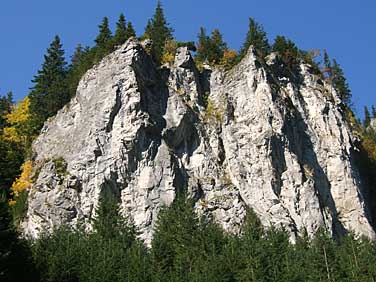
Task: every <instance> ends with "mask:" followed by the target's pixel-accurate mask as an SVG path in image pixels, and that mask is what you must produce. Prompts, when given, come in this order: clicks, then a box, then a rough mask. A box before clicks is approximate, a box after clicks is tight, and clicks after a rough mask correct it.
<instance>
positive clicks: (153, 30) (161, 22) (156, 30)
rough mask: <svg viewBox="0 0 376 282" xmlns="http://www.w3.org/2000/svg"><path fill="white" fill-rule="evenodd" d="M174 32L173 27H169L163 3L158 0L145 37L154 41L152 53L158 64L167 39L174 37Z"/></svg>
mask: <svg viewBox="0 0 376 282" xmlns="http://www.w3.org/2000/svg"><path fill="white" fill-rule="evenodd" d="M172 33H173V29H172V28H170V27H169V24H168V23H167V20H166V18H165V16H164V12H163V8H162V4H161V2H160V1H158V4H157V7H156V9H155V13H154V16H153V18H152V19H150V20H149V21H148V24H147V26H146V28H145V37H148V38H150V39H151V40H152V41H153V49H152V54H153V57H154V60H155V61H156V63H157V64H159V63H160V62H161V59H162V56H163V51H164V46H165V43H166V41H167V40H171V39H173V36H172Z"/></svg>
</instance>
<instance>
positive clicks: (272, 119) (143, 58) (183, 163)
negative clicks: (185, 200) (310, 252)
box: [22, 39, 375, 242]
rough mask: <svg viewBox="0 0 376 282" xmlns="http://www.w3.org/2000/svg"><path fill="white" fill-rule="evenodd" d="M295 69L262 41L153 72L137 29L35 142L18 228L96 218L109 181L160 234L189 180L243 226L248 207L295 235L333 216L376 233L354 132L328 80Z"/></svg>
mask: <svg viewBox="0 0 376 282" xmlns="http://www.w3.org/2000/svg"><path fill="white" fill-rule="evenodd" d="M299 69H300V71H298V72H296V73H291V72H290V74H289V75H287V77H285V76H284V75H282V74H283V73H286V67H285V66H283V65H282V64H281V63H280V61H279V60H278V56H276V55H271V56H269V58H268V60H267V62H266V63H260V62H259V61H258V60H257V57H256V56H255V54H254V52H253V50H252V49H251V50H249V52H248V54H247V55H246V57H245V58H244V59H243V60H242V62H241V63H240V64H238V65H237V66H236V67H235V68H233V69H232V70H230V71H224V70H218V69H214V70H212V69H210V68H209V67H206V68H205V67H204V70H203V71H201V72H199V71H198V69H197V68H196V66H195V64H194V61H193V60H192V57H191V55H190V53H189V52H188V50H187V49H186V48H179V49H178V51H177V54H176V56H175V62H174V63H173V65H171V66H164V67H163V68H162V69H157V68H156V67H155V66H154V64H153V63H152V61H151V59H150V57H149V55H148V54H147V53H146V52H145V51H144V49H143V47H142V45H141V44H140V43H139V42H137V41H136V40H135V39H130V40H129V41H128V42H127V43H126V44H124V45H123V46H121V47H120V48H119V49H117V50H116V51H115V52H113V53H112V54H110V55H109V56H107V57H105V58H104V59H103V60H102V61H101V62H100V63H99V64H98V65H96V66H95V67H94V68H93V69H91V70H90V71H88V72H87V73H86V74H85V76H84V77H83V78H82V80H81V81H80V83H79V86H78V89H77V95H76V97H74V98H73V99H72V101H71V102H70V103H69V104H68V105H67V106H66V107H64V108H63V109H62V110H61V111H60V112H59V113H58V114H57V116H56V117H54V118H53V119H51V120H49V121H48V122H47V123H46V124H45V126H44V128H43V129H42V132H41V134H40V136H39V137H38V139H37V140H36V141H35V142H34V144H33V151H34V160H33V161H34V165H35V167H36V171H37V174H36V180H35V182H34V184H33V186H32V188H31V189H30V192H29V199H28V211H27V215H26V218H25V220H24V222H23V223H22V228H23V230H24V233H25V234H26V235H28V236H31V237H36V236H38V234H39V233H40V232H41V231H42V230H43V229H46V230H51V229H52V228H53V227H55V226H57V225H60V224H62V223H65V224H72V225H74V224H76V223H77V222H84V223H89V222H90V219H91V218H92V217H93V216H95V208H96V206H97V205H98V201H99V199H100V197H101V193H102V192H103V191H111V192H112V193H113V194H114V195H116V196H117V197H118V198H119V200H120V203H121V211H122V213H123V214H124V215H125V216H129V217H131V218H132V219H133V221H134V223H135V224H136V226H137V227H138V228H139V229H140V231H141V236H142V238H143V239H144V240H145V241H146V242H150V240H151V237H152V234H153V226H154V224H155V222H156V219H157V215H158V211H159V210H160V208H161V207H162V206H163V205H169V204H170V203H171V202H172V201H173V200H174V198H175V195H176V193H177V191H179V190H183V189H186V190H187V191H188V193H189V195H191V196H192V197H193V199H194V200H195V203H196V210H197V212H198V213H200V214H205V215H207V216H209V217H211V218H213V219H215V220H216V221H217V222H219V223H220V224H221V225H222V226H223V227H224V228H225V229H226V230H228V231H231V232H236V231H237V230H238V229H239V227H240V225H241V224H242V221H243V219H244V217H245V214H246V210H247V207H250V208H252V209H253V210H254V211H255V212H256V214H257V215H258V216H259V218H260V219H261V221H262V223H263V224H264V225H265V226H270V225H275V226H284V227H285V228H286V229H287V230H288V231H289V232H290V233H291V236H292V237H294V236H295V235H296V234H299V233H300V232H303V231H304V230H306V231H307V232H308V233H309V234H313V233H314V232H315V231H317V229H318V228H319V227H320V226H324V227H325V228H326V229H327V230H329V231H330V232H332V234H333V235H340V234H343V233H344V232H346V230H352V231H354V232H355V233H357V234H358V235H365V236H367V237H374V235H375V234H374V231H373V229H372V227H371V224H370V221H369V215H368V214H367V207H366V205H365V201H364V199H363V195H364V191H363V189H364V187H363V186H362V182H361V179H360V178H359V176H358V172H357V168H356V166H355V164H354V161H353V157H352V154H353V151H354V150H356V148H355V147H354V145H353V137H352V135H351V132H350V130H349V127H348V125H347V123H346V121H345V120H344V118H343V114H342V113H341V111H340V107H339V103H340V101H339V99H338V97H337V95H336V93H335V90H334V89H333V88H332V87H331V85H329V84H327V83H326V82H324V81H322V80H321V79H320V78H319V77H318V76H316V75H313V74H312V73H311V71H310V67H309V66H308V65H305V64H302V65H301V66H300V68H299Z"/></svg>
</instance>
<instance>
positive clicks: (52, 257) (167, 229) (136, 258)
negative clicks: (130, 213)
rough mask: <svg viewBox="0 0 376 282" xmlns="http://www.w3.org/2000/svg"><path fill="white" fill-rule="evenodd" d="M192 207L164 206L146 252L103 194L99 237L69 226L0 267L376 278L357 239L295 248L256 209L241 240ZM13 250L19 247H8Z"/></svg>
mask: <svg viewBox="0 0 376 282" xmlns="http://www.w3.org/2000/svg"><path fill="white" fill-rule="evenodd" d="M193 205H194V204H193V202H192V201H191V200H190V199H187V198H186V197H184V195H179V196H178V197H177V199H176V200H175V201H174V202H173V204H172V205H171V206H170V207H165V208H163V209H162V211H161V212H160V214H159V216H158V222H157V226H156V229H155V234H154V238H153V240H152V242H151V247H150V248H147V247H145V245H144V244H143V243H142V242H141V241H140V240H139V239H137V230H136V228H135V227H134V226H133V225H132V223H131V222H129V221H126V220H124V219H123V218H122V217H121V216H119V212H118V204H117V202H116V199H115V198H114V197H108V196H107V198H106V197H102V200H101V204H100V206H99V208H98V211H97V214H98V215H97V217H96V219H94V222H93V226H94V230H93V231H92V232H84V231H83V228H80V227H78V228H76V229H71V228H68V227H64V226H63V227H60V228H59V229H57V230H56V231H55V232H54V233H52V234H47V233H46V234H44V235H42V236H41V238H40V239H38V240H35V241H33V242H31V243H30V245H29V248H26V245H21V246H18V248H20V249H19V250H22V254H23V256H18V257H13V258H7V259H6V264H1V267H2V269H4V271H3V275H10V276H9V277H11V275H13V274H15V275H17V274H22V273H20V271H18V269H17V267H19V266H20V265H21V264H22V269H23V271H24V274H22V275H25V274H26V273H29V274H28V275H33V277H34V279H35V280H33V281H48V282H55V281H56V282H62V281H64V282H65V281H90V282H92V281H100V282H105V281H111V282H116V281H132V282H134V281H148V282H149V281H179V282H181V281H197V282H202V281H205V282H211V281H213V282H219V281H258V282H260V281H261V282H262V281H265V282H266V281H267V282H269V281H279V282H280V281H286V282H287V281H288V282H291V281H312V282H313V281H314V282H316V281H328V282H330V281H349V282H350V281H354V282H355V281H356V282H359V281H365V282H367V281H375V279H376V269H375V267H374V265H375V262H376V244H375V242H371V241H369V240H367V239H365V238H363V239H355V238H354V236H353V235H352V234H348V235H346V236H345V237H343V238H342V239H341V240H339V241H334V240H333V239H331V238H330V237H329V236H328V234H326V233H325V232H323V231H320V232H318V233H317V234H316V236H315V237H314V238H311V239H309V238H308V237H307V236H302V237H299V238H298V239H297V241H296V243H295V244H291V243H290V242H289V237H288V234H287V233H286V232H284V231H283V230H278V229H276V228H271V229H268V230H266V229H264V228H263V227H262V226H261V223H260V221H259V220H258V218H257V217H256V216H255V214H254V213H253V212H252V211H248V217H247V219H246V222H245V224H244V225H243V227H242V232H241V235H240V236H236V235H231V234H228V233H225V232H224V231H223V230H222V229H221V228H220V227H218V226H217V225H216V224H215V223H213V222H212V221H210V220H208V219H205V218H198V217H197V215H196V214H195V213H194V209H193ZM0 211H1V212H3V211H2V210H0ZM0 232H2V233H1V235H2V236H4V237H6V238H8V239H9V240H11V241H12V242H13V243H14V242H19V241H17V239H16V238H15V235H14V234H13V233H12V232H9V231H7V229H6V228H4V227H2V229H1V230H0ZM1 242H3V241H1ZM4 242H5V241H4ZM16 244H17V243H16ZM9 247H12V244H6V246H3V247H2V250H4V249H7V248H9ZM12 263H14V265H12ZM12 267H13V268H12ZM3 277H5V276H3ZM2 281H12V280H2ZM13 281H14V280H13ZM18 281H24V280H18ZM25 281H26V280H25Z"/></svg>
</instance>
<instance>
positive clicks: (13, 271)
mask: <svg viewBox="0 0 376 282" xmlns="http://www.w3.org/2000/svg"><path fill="white" fill-rule="evenodd" d="M0 281H3V282H13V281H19V282H23V281H37V275H36V272H35V269H34V267H33V264H32V261H31V253H30V250H29V249H28V247H27V244H26V242H25V241H23V240H22V239H19V238H18V234H17V233H16V231H15V230H14V228H13V225H12V219H11V215H10V211H9V207H8V201H7V197H6V194H5V193H4V191H2V190H0Z"/></svg>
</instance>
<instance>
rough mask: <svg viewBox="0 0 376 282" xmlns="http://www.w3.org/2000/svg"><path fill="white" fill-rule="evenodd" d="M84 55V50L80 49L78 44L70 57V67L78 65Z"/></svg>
mask: <svg viewBox="0 0 376 282" xmlns="http://www.w3.org/2000/svg"><path fill="white" fill-rule="evenodd" d="M85 53H86V52H85V49H84V48H83V47H82V45H81V44H78V45H77V47H76V49H75V50H74V53H73V55H72V56H71V65H72V66H74V65H77V64H78V63H80V62H81V61H82V58H83V57H84V56H85Z"/></svg>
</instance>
